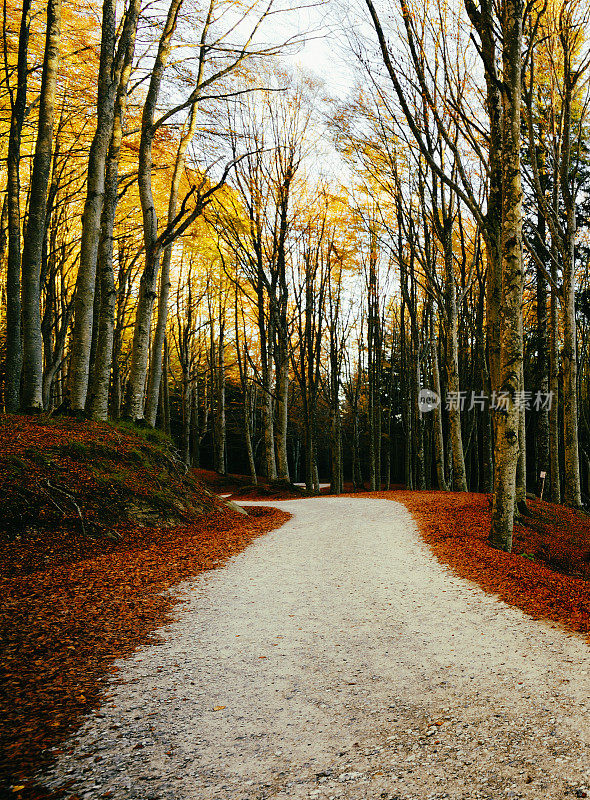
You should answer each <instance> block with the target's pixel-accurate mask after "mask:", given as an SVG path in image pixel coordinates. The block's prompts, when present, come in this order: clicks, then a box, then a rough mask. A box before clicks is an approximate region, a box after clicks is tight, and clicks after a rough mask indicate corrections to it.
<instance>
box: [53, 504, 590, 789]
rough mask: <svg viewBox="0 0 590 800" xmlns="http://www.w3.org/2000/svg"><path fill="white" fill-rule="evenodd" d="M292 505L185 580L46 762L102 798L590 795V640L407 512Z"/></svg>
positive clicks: (56, 782)
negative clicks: (219, 563) (507, 595)
mask: <svg viewBox="0 0 590 800" xmlns="http://www.w3.org/2000/svg"><path fill="white" fill-rule="evenodd" d="M276 506H277V507H280V508H281V510H284V511H285V512H288V513H290V514H291V515H292V517H291V519H290V520H289V521H288V522H286V523H285V524H284V525H283V526H282V527H281V528H279V529H277V530H275V531H273V532H271V533H269V534H268V535H267V536H264V537H260V538H258V539H257V540H256V541H255V542H253V543H252V545H251V546H250V547H248V548H246V549H245V550H244V551H243V552H241V553H240V554H239V555H237V556H236V557H235V558H233V559H231V560H230V561H229V562H228V563H227V565H226V567H225V568H224V569H222V570H215V571H212V572H209V573H207V575H206V576H202V577H200V578H198V579H196V580H190V581H187V582H185V583H184V584H183V585H182V586H181V587H178V588H179V590H181V591H182V592H183V597H184V603H183V604H182V605H179V606H177V607H176V613H175V614H174V619H173V620H172V621H171V622H170V624H168V625H167V626H166V627H164V628H161V629H160V630H159V635H160V638H161V642H162V644H161V646H159V647H143V648H141V649H140V650H138V651H136V652H135V653H134V654H133V655H131V656H130V657H129V658H126V659H121V660H120V661H118V662H117V664H116V666H117V667H118V669H119V671H118V673H117V674H116V676H112V678H111V680H110V682H109V685H108V692H107V697H106V698H105V702H104V704H103V706H102V707H101V709H100V712H99V713H96V714H92V715H89V716H88V717H87V718H86V720H85V722H84V724H83V726H82V728H81V729H80V731H79V732H78V734H77V735H76V736H75V737H73V738H72V739H70V740H69V741H68V742H66V743H65V745H64V746H63V747H62V748H61V749H62V752H61V753H60V754H59V757H58V760H57V763H56V765H55V766H54V768H53V769H52V770H50V771H49V772H48V773H47V774H46V777H45V780H46V784H47V787H48V789H52V788H57V787H58V786H61V785H63V784H64V783H66V784H69V792H70V794H69V797H70V798H82V800H94V798H102V797H105V798H112V800H150V799H151V800H376V799H377V798H380V799H383V800H443V799H444V798H447V799H451V800H499V798H501V797H507V798H519V799H520V800H557V798H568V800H569V798H571V797H587V796H588V794H589V793H590V772H589V768H590V715H589V713H588V697H589V694H590V651H589V650H588V646H587V643H586V640H585V638H584V637H582V636H580V635H578V634H572V633H568V632H567V631H564V630H563V628H562V627H561V626H559V625H556V624H551V623H548V622H546V621H541V620H533V619H531V618H530V617H529V616H527V615H526V614H524V613H522V612H521V611H520V610H518V609H516V608H514V607H512V606H509V605H507V604H506V603H504V602H503V601H502V600H501V599H500V598H499V597H497V596H494V595H491V594H489V593H485V592H483V591H481V590H480V589H479V588H478V587H477V586H475V585H474V584H473V583H471V582H468V581H466V580H464V579H463V578H460V577H458V576H457V575H455V574H453V572H452V571H451V570H450V568H449V567H447V566H444V565H443V564H441V563H439V562H438V561H437V560H436V559H435V558H433V556H432V553H431V551H430V550H429V548H428V546H427V545H426V543H425V542H424V540H423V539H422V538H421V536H420V534H419V532H418V529H417V525H416V523H415V522H414V520H413V519H412V516H411V515H410V513H409V512H408V510H407V509H406V508H405V507H404V506H403V505H402V504H400V503H397V502H391V501H390V500H384V499H374V498H370V499H369V498H359V497H355V498H347V497H321V498H313V499H311V498H310V499H305V500H291V501H279V502H276Z"/></svg>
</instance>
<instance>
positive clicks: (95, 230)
mask: <svg viewBox="0 0 590 800" xmlns="http://www.w3.org/2000/svg"><path fill="white" fill-rule="evenodd" d="M116 16H117V13H116V2H115V0H104V2H103V5H102V41H101V48H100V65H99V73H98V101H97V115H96V119H97V124H96V131H95V133H94V138H93V140H92V144H91V146H90V154H89V157H88V175H87V193H86V202H85V204H84V214H83V216H82V236H81V242H80V264H79V267H78V275H77V278H76V295H75V301H74V328H73V331H72V351H71V357H70V370H69V376H70V403H71V408H72V411H84V409H85V407H86V395H87V391H88V384H89V369H90V365H91V364H92V353H91V351H92V343H93V339H94V341H96V330H95V327H94V324H95V322H96V321H97V320H96V310H95V302H94V299H95V289H96V286H97V285H98V287H100V277H99V279H98V280H97V274H96V263H97V259H98V246H99V239H100V229H101V215H102V207H103V200H104V195H105V167H106V159H107V153H108V148H109V142H110V140H111V136H112V129H113V118H114V105H115V96H116V95H115V93H116V87H115V86H113V68H114V55H115V41H116V25H117V21H116ZM93 332H94V337H93Z"/></svg>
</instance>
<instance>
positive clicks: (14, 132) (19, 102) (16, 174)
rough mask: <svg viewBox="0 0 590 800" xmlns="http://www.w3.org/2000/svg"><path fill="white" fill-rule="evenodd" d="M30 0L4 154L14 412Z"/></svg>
mask: <svg viewBox="0 0 590 800" xmlns="http://www.w3.org/2000/svg"><path fill="white" fill-rule="evenodd" d="M30 11H31V0H24V2H23V10H22V16H21V24H20V33H19V41H18V61H17V68H16V74H17V87H16V98H15V99H14V103H13V106H12V115H11V118H10V135H9V140H8V156H7V164H6V167H7V173H8V174H7V185H6V202H7V213H8V264H7V266H6V384H5V390H4V402H5V406H6V411H8V412H9V413H14V412H16V411H18V409H19V406H20V380H21V370H22V359H23V350H22V340H21V298H20V292H21V235H20V234H21V214H20V149H21V133H22V128H23V123H24V119H25V111H26V106H27V74H28V68H27V53H28V46H29V26H30Z"/></svg>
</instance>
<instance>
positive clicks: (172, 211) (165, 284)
mask: <svg viewBox="0 0 590 800" xmlns="http://www.w3.org/2000/svg"><path fill="white" fill-rule="evenodd" d="M196 124H197V113H196V106H192V107H191V110H190V115H189V121H188V125H187V128H186V130H185V131H184V133H183V135H182V137H181V139H180V143H179V145H178V150H177V152H176V160H175V162H174V172H173V174H172V182H171V186H170V197H169V200H168V223H171V222H172V221H173V220H174V218H175V216H176V213H177V209H178V193H179V189H180V181H181V180H182V176H183V173H184V165H185V161H186V151H187V149H188V146H189V144H190V143H191V140H192V138H193V136H194V133H195V128H196ZM171 258H172V245H171V244H170V245H168V246H167V247H165V248H164V252H163V254H162V273H161V275H160V295H159V299H158V319H157V322H156V330H155V333H154V341H153V345H152V353H151V363H150V376H149V381H148V389H147V396H146V411H145V419H146V422H148V423H149V424H150V425H152V426H153V425H155V424H156V414H157V413H158V386H159V385H160V376H161V374H162V350H163V346H164V337H165V335H166V324H167V322H168V300H169V297H170V261H171Z"/></svg>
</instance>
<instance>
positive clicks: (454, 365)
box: [445, 228, 467, 492]
mask: <svg viewBox="0 0 590 800" xmlns="http://www.w3.org/2000/svg"><path fill="white" fill-rule="evenodd" d="M451 235H452V228H450V229H449V230H448V231H447V232H446V237H445V282H446V287H445V289H446V298H445V299H446V308H447V322H448V330H447V337H446V338H447V352H446V369H447V389H448V391H449V394H450V395H451V399H452V402H451V403H450V405H449V410H448V415H449V438H450V445H451V454H452V458H453V489H454V490H455V491H456V492H466V491H467V476H466V474H465V456H464V454H463V438H462V434H461V403H460V401H459V398H460V389H461V387H460V383H459V344H458V334H459V315H458V312H457V288H456V284H455V275H454V273H453V250H452V238H451ZM453 400H454V402H453Z"/></svg>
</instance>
